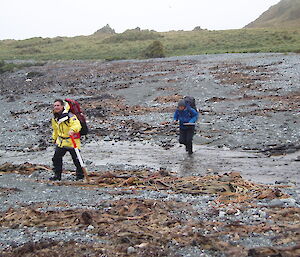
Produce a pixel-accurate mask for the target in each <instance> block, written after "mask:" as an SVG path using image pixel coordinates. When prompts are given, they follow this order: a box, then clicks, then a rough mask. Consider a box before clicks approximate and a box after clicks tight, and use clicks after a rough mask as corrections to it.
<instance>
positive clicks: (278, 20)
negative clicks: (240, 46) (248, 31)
mask: <svg viewBox="0 0 300 257" xmlns="http://www.w3.org/2000/svg"><path fill="white" fill-rule="evenodd" d="M268 27H272V28H290V27H298V28H299V27H300V0H281V1H280V2H279V3H278V4H276V5H274V6H272V7H270V8H269V10H267V11H266V12H264V13H263V14H262V15H261V16H260V17H259V18H258V19H257V20H255V21H253V22H251V23H250V24H248V25H247V26H246V28H268Z"/></svg>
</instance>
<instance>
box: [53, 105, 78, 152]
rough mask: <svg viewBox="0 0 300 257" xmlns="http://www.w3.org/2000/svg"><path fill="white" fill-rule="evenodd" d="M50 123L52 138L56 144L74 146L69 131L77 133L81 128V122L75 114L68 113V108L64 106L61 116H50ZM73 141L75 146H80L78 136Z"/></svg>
mask: <svg viewBox="0 0 300 257" xmlns="http://www.w3.org/2000/svg"><path fill="white" fill-rule="evenodd" d="M51 123H52V128H53V133H52V139H53V141H54V142H55V143H56V144H57V146H58V147H74V146H73V143H72V141H71V138H70V136H69V132H70V130H72V131H74V132H75V133H79V131H80V130H81V124H80V121H79V120H78V119H77V117H76V115H74V114H72V113H68V108H65V111H64V112H63V114H62V115H61V117H59V118H52V120H51ZM75 142H76V144H77V148H80V138H77V139H75Z"/></svg>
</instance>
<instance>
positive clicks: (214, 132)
mask: <svg viewBox="0 0 300 257" xmlns="http://www.w3.org/2000/svg"><path fill="white" fill-rule="evenodd" d="M299 61H300V57H299V55H296V54H291V55H283V54H228V55H203V56H191V57H176V58H168V59H154V60H139V61H136V60H133V61H117V62H101V61H97V62H96V61H68V62H67V61H57V62H49V63H46V64H45V65H43V66H34V67H26V68H24V69H22V70H18V71H15V72H12V73H4V74H2V75H1V76H0V91H1V98H0V111H1V113H2V114H1V116H0V119H1V120H0V122H1V124H2V126H1V128H0V129H1V140H0V164H4V163H7V162H9V163H12V164H18V165H22V164H24V163H26V162H29V163H33V164H37V165H46V166H47V167H50V166H51V157H52V153H53V146H52V145H51V140H50V135H51V128H50V123H49V120H50V118H51V105H52V102H53V100H54V99H56V98H65V97H71V98H75V99H77V100H79V102H80V103H81V104H82V106H83V107H84V109H85V112H86V115H87V118H88V124H89V127H90V132H91V133H90V134H89V136H88V137H87V138H86V139H84V144H83V150H82V153H83V156H84V158H85V160H86V164H87V165H88V170H89V171H90V172H91V174H94V175H95V177H96V178H97V176H98V175H99V174H106V173H107V172H112V173H113V174H115V173H116V172H117V173H118V172H121V171H122V172H123V173H124V172H125V173H126V172H127V173H128V174H129V175H128V174H127V176H128V178H130V177H136V176H138V175H137V174H139V172H142V171H143V172H145V171H147V176H144V177H143V179H144V180H145V179H146V180H147V179H148V177H149V176H150V177H151V174H155V173H156V172H157V171H166V172H167V173H171V177H172V178H173V179H174V180H178V179H181V178H185V179H186V180H187V181H185V182H186V183H187V184H184V183H183V184H182V186H183V187H187V188H189V189H191V188H192V189H191V190H196V189H197V188H198V189H199V185H198V184H197V185H194V184H193V183H192V184H191V181H190V180H189V179H190V178H191V177H192V176H193V180H197V178H203V177H204V178H205V176H209V178H213V180H212V181H215V180H217V181H218V180H219V179H221V180H222V179H223V176H225V177H226V175H223V174H224V173H226V174H230V172H233V173H234V172H239V174H240V175H241V176H242V178H243V181H244V179H245V181H248V182H247V183H250V184H251V183H253V184H255V185H258V184H259V185H260V186H257V187H258V188H259V190H258V189H257V187H254V186H253V185H252V184H251V185H252V186H249V185H250V184H247V185H248V186H247V187H245V185H244V184H243V187H245V188H246V189H247V190H246V191H245V192H247V193H245V192H244V193H241V192H240V191H239V190H236V189H230V190H229V191H228V190H225V189H224V188H223V189H224V190H223V191H222V189H220V191H212V192H209V193H207V192H205V193H204V192H202V191H201V192H200V191H199V192H198V193H195V194H193V193H191V192H178V191H176V192H172V190H170V188H160V187H163V186H162V185H163V184H166V185H167V186H169V187H170V184H168V183H170V181H167V182H166V181H165V180H166V178H165V177H166V176H165V175H166V174H165V175H162V174H160V176H162V180H160V182H161V183H163V184H160V182H157V181H156V182H155V185H153V184H151V186H152V187H146V188H140V184H139V183H137V182H133V181H131V182H130V181H127V182H126V183H128V185H127V184H126V183H125V184H122V183H123V182H124V181H123V182H120V181H119V183H116V184H109V183H108V182H107V181H106V180H105V181H104V182H105V183H102V184H101V183H100V182H99V180H97V181H98V182H97V183H96V182H94V184H91V185H89V186H88V185H86V184H85V185H84V186H83V185H81V184H80V185H78V184H76V182H75V181H73V179H74V175H73V174H72V173H70V172H66V173H65V174H64V177H63V182H62V184H58V185H56V184H50V183H49V182H47V178H48V177H49V176H50V174H51V172H50V171H49V170H47V169H42V168H37V169H34V170H31V171H30V172H27V173H24V174H23V172H22V170H18V168H17V167H15V168H16V169H12V170H9V171H8V170H5V169H4V168H3V169H2V170H1V171H2V172H1V176H0V179H1V182H0V187H1V188H0V198H1V202H2V204H1V219H0V224H1V227H0V233H1V234H2V236H1V239H0V248H1V249H2V250H3V256H57V255H55V254H57V251H58V250H59V251H60V252H61V253H62V254H64V255H67V253H68V252H70V249H73V250H74V249H75V250H74V251H75V252H74V254H75V255H77V256H227V255H233V256H247V255H248V256H298V255H297V254H298V253H299V248H297V247H298V246H299V242H300V240H299V222H300V218H299V204H300V202H299V188H300V187H299V183H300V175H299V171H300V162H299V161H300V152H299V149H300V140H299V138H300V128H299V123H300V117H299V115H300V114H299V113H300V112H299V110H300V88H299V87H300V76H299V75H300V62H299ZM185 95H192V96H194V97H195V98H196V100H197V106H198V109H199V112H200V119H199V124H198V125H197V133H196V135H195V154H194V156H193V157H188V156H187V155H186V153H185V152H184V150H183V148H182V147H179V144H178V143H177V133H178V129H177V128H176V127H174V126H173V125H171V124H170V121H171V120H172V113H173V111H174V108H175V107H176V103H177V101H178V100H179V99H181V97H182V96H185ZM66 157H67V156H66ZM21 167H22V166H21ZM24 168H26V167H24ZM65 168H66V169H68V170H70V169H73V167H72V163H71V160H70V158H69V157H67V158H66V165H65ZM16 170H17V171H16ZM123 173H122V176H124V174H123ZM149 174H150V175H149ZM118 176H119V175H118ZM108 177H109V176H108ZM167 177H168V176H167ZM113 178H114V179H115V178H116V177H115V175H114V176H113ZM102 179H103V178H102ZM225 180H226V178H225ZM227 180H228V179H227ZM228 181H229V182H230V179H229V180H228ZM228 181H227V182H228ZM234 181H235V180H234ZM102 182H103V181H102ZM225 182H226V181H225ZM227 182H226V183H227ZM157 183H158V184H157ZM172 183H173V182H172ZM230 183H231V182H230ZM230 183H229V184H230ZM239 183H241V181H240V180H239ZM243 183H244V182H243ZM245 183H246V182H245ZM260 183H264V184H268V185H269V187H270V188H271V189H270V188H269V189H270V190H271V191H272V190H273V191H272V192H273V193H274V192H275V193H274V194H273V195H272V194H267V195H266V196H265V197H263V198H258V197H259V194H255V195H253V199H251V200H249V199H246V198H243V199H239V200H238V201H237V200H236V197H237V195H239V194H240V195H242V196H244V195H247V194H249V192H253V190H254V188H255V190H258V191H259V192H260V193H261V192H262V191H263V189H264V186H265V185H261V184H260ZM212 184H214V182H212ZM95 185H96V186H95ZM108 185H109V186H108ZM187 185H188V186H187ZM201 185H202V184H201ZM238 185H240V184H238ZM143 186H145V185H144V182H143ZM159 186H160V187H159ZM226 186H228V183H227V184H226ZM124 187H125V189H124ZM269 189H268V190H269ZM255 190H254V191H255ZM274 190H275V191H274ZM276 190H280V192H281V193H278V192H277V191H276ZM193 192H194V191H193ZM220 192H222V193H220ZM268 192H269V191H268ZM276 192H277V193H276ZM269 193H270V192H269ZM223 194H225V195H226V194H229V195H230V194H231V195H230V196H231V198H230V199H229V200H230V201H224V200H223V199H221V200H220V197H225V196H224V195H223ZM120 201H121V202H120ZM122 201H123V202H122ZM249 203H251V204H249ZM250 205H251V206H250ZM121 206H128V208H129V209H128V210H125V212H128V213H127V214H124V210H123V212H121V213H120V211H121V210H120V208H121ZM131 206H134V207H131ZM156 206H157V208H156ZM246 206H247V207H246ZM107 209H108V211H105V210H107ZM111 209H112V211H111ZM149 210H153V213H151V214H150V213H148V212H149ZM163 210H164V211H163ZM213 210H214V211H213ZM18 212H19V213H21V215H20V216H15V215H16V213H18ZM52 212H53V213H52ZM86 212H87V213H88V214H87V216H88V217H89V215H90V216H91V217H90V222H86V221H84V218H82V215H83V216H85V215H86V214H83V213H86ZM178 212H179V213H180V214H178ZM49 213H50V214H51V215H54V216H55V215H58V216H57V217H56V216H55V217H56V219H60V218H63V219H65V220H70V221H69V223H68V224H61V223H57V220H56V219H54V218H53V217H52V216H51V215H50V214H49ZM287 213H289V215H287ZM43 215H46V216H47V215H50V216H49V217H48V216H47V217H48V218H49V220H53V222H54V223H53V224H52V225H51V224H50V225H49V224H45V220H47V219H46V218H44V220H42V221H41V217H43ZM160 215H161V216H160ZM279 216H283V217H284V219H281V218H279ZM9 217H14V218H15V219H16V220H19V219H21V217H25V218H24V219H23V220H22V221H20V222H19V223H18V222H14V221H12V220H10V219H9ZM26 217H36V218H32V219H33V220H30V218H28V219H27V218H26ZM37 217H39V218H37ZM141 217H142V218H141ZM143 217H144V218H143ZM157 217H160V218H161V217H164V218H161V219H162V220H165V224H161V223H160V222H158V221H157ZM270 217H271V218H270ZM272 217H273V218H272ZM160 218H158V220H159V219H160ZM78 219H79V220H78ZM82 219H83V220H82ZM88 219H89V218H88ZM99 219H100V221H99ZM107 219H108V220H107ZM136 219H137V220H139V219H141V220H142V221H144V222H137V221H136ZM174 219H176V221H174ZM118 222H119V223H118ZM114 223H116V224H117V223H118V224H119V227H120V231H116V230H114V229H113V228H112V227H111V224H114ZM127 223H128V224H127ZM200 223H201V224H202V225H200ZM105 224H106V225H105ZM126 224H127V225H128V227H127V228H126ZM172 224H173V225H172ZM174 224H176V225H174ZM124 226H125V228H126V229H127V230H126V229H125V231H123V230H124ZM145 226H146V227H147V229H145ZM251 226H252V227H251ZM272 226H273V227H272ZM129 227H131V228H132V230H130V231H128V228H129ZM155 227H156V228H157V229H156V230H157V231H156V230H155V229H150V228H155ZM175 227H177V228H178V230H174V228H175ZM250 227H251V229H250ZM259 227H264V228H265V229H264V230H261V229H259ZM227 228H228V230H227ZM122 229H123V230H122ZM100 230H102V232H100ZM103 230H104V231H105V230H107V231H109V232H108V233H107V234H105V232H103ZM155 231H156V232H155ZM290 231H291V232H290ZM122 233H123V234H122ZM124 233H125V234H124ZM126 233H127V234H126ZM157 233H158V234H157ZM226 233H227V234H226ZM175 234H176V235H177V236H175ZM178 235H180V236H178ZM279 235H281V236H279ZM164 237H165V240H162V238H164ZM183 238H186V239H185V240H184V239H183ZM159 242H160V243H159ZM191 242H193V243H191ZM213 242H215V243H213ZM87 245H88V246H89V247H87ZM117 246H118V247H117ZM22 247H23V248H22ZM297 249H298V250H297ZM71 252H72V251H71ZM30 254H31V255H30ZM38 254H39V255H38ZM43 254H44V255H43ZM45 254H46V255H45ZM51 254H52V255H51ZM147 254H148V255H147ZM272 254H273V255H272ZM276 254H277V255H276ZM280 254H281V255H280Z"/></svg>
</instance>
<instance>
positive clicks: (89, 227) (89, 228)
mask: <svg viewBox="0 0 300 257" xmlns="http://www.w3.org/2000/svg"><path fill="white" fill-rule="evenodd" d="M94 228H95V227H94V226H93V225H88V227H87V229H88V230H93V229H94Z"/></svg>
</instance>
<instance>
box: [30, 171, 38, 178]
mask: <svg viewBox="0 0 300 257" xmlns="http://www.w3.org/2000/svg"><path fill="white" fill-rule="evenodd" d="M39 176H40V171H35V172H32V173H31V174H30V175H29V178H38V177H39Z"/></svg>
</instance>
